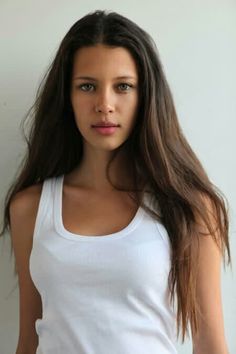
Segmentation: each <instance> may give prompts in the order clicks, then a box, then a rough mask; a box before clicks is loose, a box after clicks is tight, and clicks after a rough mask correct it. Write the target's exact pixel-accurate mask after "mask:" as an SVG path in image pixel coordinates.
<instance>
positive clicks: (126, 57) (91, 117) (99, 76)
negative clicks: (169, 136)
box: [71, 45, 138, 151]
mask: <svg viewBox="0 0 236 354" xmlns="http://www.w3.org/2000/svg"><path fill="white" fill-rule="evenodd" d="M71 103H72V108H73V111H74V116H75V120H76V125H77V127H78V129H79V131H80V133H81V135H82V137H83V143H84V144H89V145H90V146H92V147H94V148H96V149H101V150H106V151H111V150H114V149H116V148H118V147H119V146H120V145H121V144H123V143H124V142H125V141H126V140H127V138H128V137H129V135H130V133H131V131H132V130H133V127H134V125H135V121H136V115H137V106H138V72H137V67H136V63H135V61H134V59H133V57H132V56H131V54H130V53H129V51H128V50H127V49H125V48H123V47H115V48H113V47H109V46H104V45H96V46H90V47H83V48H80V49H79V50H78V51H77V52H76V53H75V57H74V63H73V70H72V82H71ZM106 123H111V124H113V125H116V127H110V128H107V127H106V128H104V127H103V128H100V129H99V128H97V127H94V126H96V125H99V126H101V125H103V124H106Z"/></svg>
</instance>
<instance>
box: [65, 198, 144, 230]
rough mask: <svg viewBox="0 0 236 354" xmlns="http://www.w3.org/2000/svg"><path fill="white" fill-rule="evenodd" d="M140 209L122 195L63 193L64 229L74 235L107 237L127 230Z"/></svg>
mask: <svg viewBox="0 0 236 354" xmlns="http://www.w3.org/2000/svg"><path fill="white" fill-rule="evenodd" d="M137 209H138V208H137V206H136V205H135V203H134V202H133V201H132V200H131V199H130V198H128V197H127V195H125V194H124V193H123V192H120V193H114V194H110V195H103V196H102V195H93V194H90V193H85V192H84V191H79V192H78V193H77V194H76V195H71V194H66V193H63V198H62V221H63V225H64V227H65V229H66V230H68V231H70V232H72V233H75V234H82V235H86V236H93V235H98V236H100V235H107V234H112V233H115V232H118V231H120V230H122V229H124V228H125V227H126V226H127V225H128V224H129V223H130V222H131V221H132V219H133V218H134V217H135V215H136V212H137Z"/></svg>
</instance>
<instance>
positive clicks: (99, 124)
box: [92, 123, 119, 128]
mask: <svg viewBox="0 0 236 354" xmlns="http://www.w3.org/2000/svg"><path fill="white" fill-rule="evenodd" d="M92 127H97V128H98V127H100V128H106V127H119V124H115V123H98V124H93V125H92Z"/></svg>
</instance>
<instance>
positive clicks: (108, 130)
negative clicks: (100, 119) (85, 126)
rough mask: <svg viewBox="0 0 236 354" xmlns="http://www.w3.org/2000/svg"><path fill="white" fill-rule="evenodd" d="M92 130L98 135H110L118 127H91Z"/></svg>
mask: <svg viewBox="0 0 236 354" xmlns="http://www.w3.org/2000/svg"><path fill="white" fill-rule="evenodd" d="M93 129H95V130H96V131H97V132H98V133H100V134H103V135H110V134H113V133H115V131H116V129H118V126H93Z"/></svg>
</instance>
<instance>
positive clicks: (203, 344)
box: [192, 235, 229, 354]
mask: <svg viewBox="0 0 236 354" xmlns="http://www.w3.org/2000/svg"><path fill="white" fill-rule="evenodd" d="M199 252H200V255H199V264H198V277H197V289H196V291H197V298H198V301H199V305H200V310H201V312H202V314H203V316H204V318H200V319H199V333H198V335H195V334H193V333H192V339H193V354H229V351H228V348H227V344H226V339H225V333H224V320H223V309H222V299H221V259H222V254H221V251H220V250H219V248H218V247H217V245H216V243H215V241H214V240H213V238H212V236H210V235H207V236H203V237H201V239H200V244H199Z"/></svg>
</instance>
